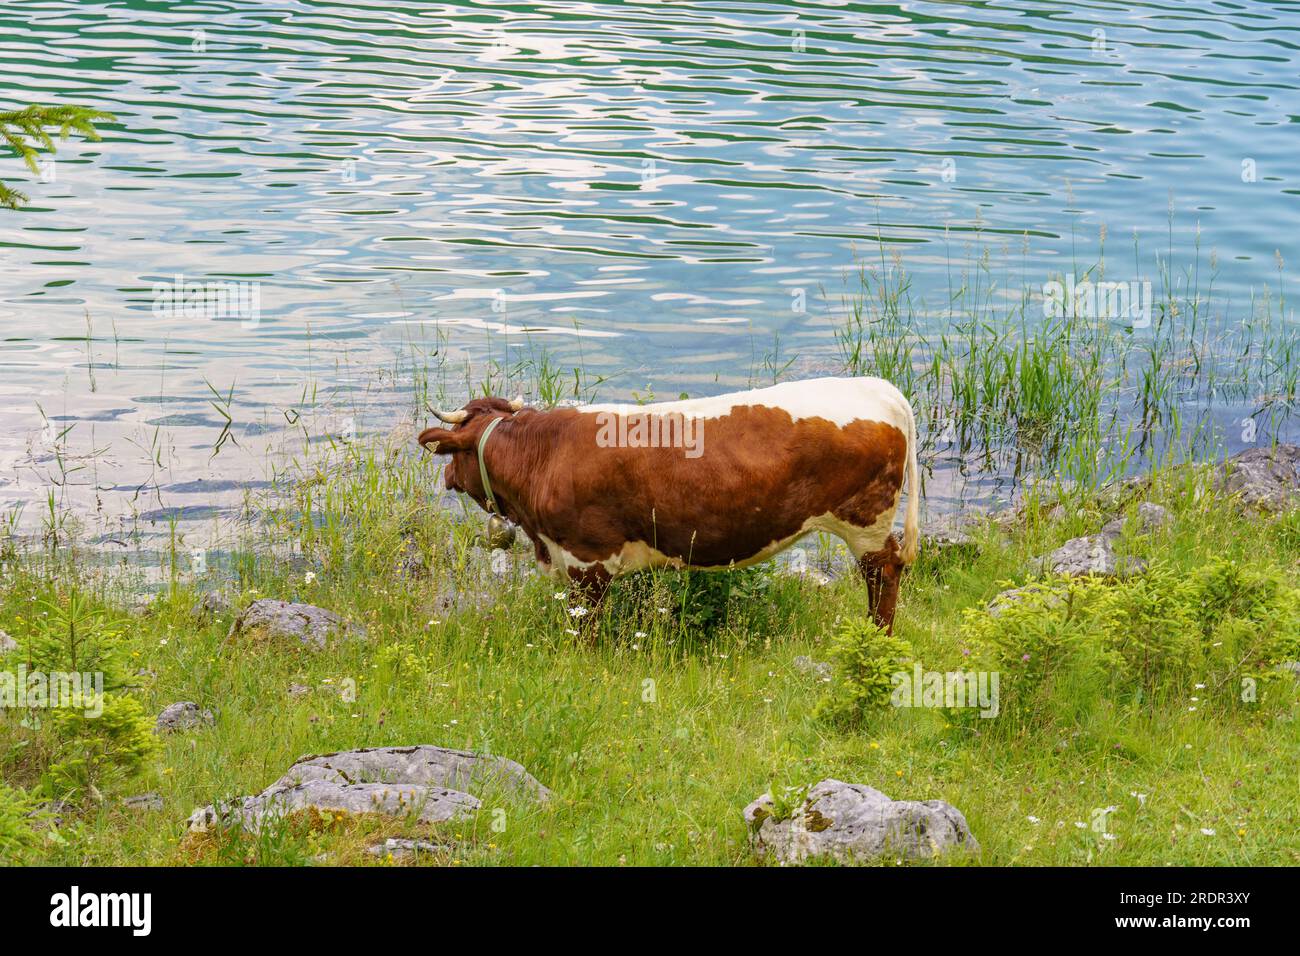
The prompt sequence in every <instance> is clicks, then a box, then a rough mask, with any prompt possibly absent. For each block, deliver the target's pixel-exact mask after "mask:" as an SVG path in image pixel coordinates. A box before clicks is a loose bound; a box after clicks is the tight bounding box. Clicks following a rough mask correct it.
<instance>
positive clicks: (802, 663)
mask: <svg viewBox="0 0 1300 956" xmlns="http://www.w3.org/2000/svg"><path fill="white" fill-rule="evenodd" d="M790 663H791V664H792V665H793V666H794V669H795V670H797V671H803V672H804V673H805V674H812V675H813V676H815V677H816V678H817V679H818V680H830V679H831V674H832V673H833V672H834V668H832V667H831V665H830V664H828V663H826V661H815V660H813V659H812V658H811V657H809V656H808V655H807V654H800V655H799V656H798V657H796V658H795V659H794V660H792V661H791V662H790Z"/></svg>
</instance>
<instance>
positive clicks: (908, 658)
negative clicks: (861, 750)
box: [813, 618, 916, 726]
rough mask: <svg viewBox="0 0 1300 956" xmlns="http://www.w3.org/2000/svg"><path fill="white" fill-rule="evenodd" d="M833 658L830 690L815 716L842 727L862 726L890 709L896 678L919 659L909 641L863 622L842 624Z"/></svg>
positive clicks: (835, 643) (834, 643)
mask: <svg viewBox="0 0 1300 956" xmlns="http://www.w3.org/2000/svg"><path fill="white" fill-rule="evenodd" d="M830 656H831V663H832V666H833V667H834V673H833V675H832V677H831V685H830V690H829V691H828V692H827V693H826V695H825V696H824V697H823V698H822V699H821V700H820V701H818V702H817V706H816V708H815V709H814V711H813V715H814V716H815V717H817V718H819V719H823V720H827V721H829V722H831V723H834V724H839V725H841V726H855V725H857V724H860V723H862V722H863V721H865V720H866V719H867V718H868V717H869V716H870V715H871V714H873V713H878V712H880V711H882V710H884V709H885V708H886V707H888V706H889V705H890V697H891V695H892V694H893V690H894V682H893V676H894V675H895V674H897V673H899V672H900V671H909V670H910V669H911V667H912V662H913V660H914V659H915V658H916V655H915V653H914V652H913V651H912V647H911V645H909V644H908V643H907V642H906V641H904V640H902V639H900V638H897V637H892V636H891V635H889V634H887V633H885V632H884V631H883V630H881V629H880V628H879V627H877V626H876V625H875V623H874V622H872V621H868V620H866V619H864V618H849V619H847V620H845V621H842V622H841V623H840V626H839V629H838V630H837V631H836V633H835V637H834V638H833V639H832V641H831V647H830Z"/></svg>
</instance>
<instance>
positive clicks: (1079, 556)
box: [1034, 534, 1146, 577]
mask: <svg viewBox="0 0 1300 956" xmlns="http://www.w3.org/2000/svg"><path fill="white" fill-rule="evenodd" d="M1113 540H1114V539H1113V538H1112V537H1111V536H1110V535H1108V534H1090V535H1085V536H1084V537H1082V538H1071V539H1070V540H1069V541H1067V542H1065V544H1063V545H1061V546H1060V547H1059V548H1057V549H1056V550H1055V551H1053V552H1052V553H1051V554H1048V555H1044V556H1043V557H1041V558H1035V559H1034V564H1035V565H1036V566H1037V567H1038V569H1039V570H1041V571H1044V572H1051V573H1052V574H1067V575H1071V576H1076V577H1078V576H1084V575H1089V574H1098V575H1101V576H1103V577H1125V576H1127V575H1130V574H1140V573H1142V572H1143V571H1145V570H1146V562H1145V561H1143V560H1142V559H1141V558H1133V557H1129V558H1122V559H1121V558H1120V557H1118V556H1117V555H1116V554H1115V548H1114V545H1113V544H1112V542H1113Z"/></svg>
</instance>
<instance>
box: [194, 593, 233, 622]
mask: <svg viewBox="0 0 1300 956" xmlns="http://www.w3.org/2000/svg"><path fill="white" fill-rule="evenodd" d="M231 610H233V608H232V607H231V604H230V599H229V598H228V597H226V596H225V595H224V594H222V593H221V592H220V591H208V592H207V593H206V594H204V595H203V597H201V598H199V600H198V602H197V603H196V604H195V605H194V611H193V612H192V613H193V617H194V619H195V620H196V621H199V622H200V623H202V622H204V621H211V620H214V619H216V618H219V617H225V616H226V615H227V614H229V613H230V612H231Z"/></svg>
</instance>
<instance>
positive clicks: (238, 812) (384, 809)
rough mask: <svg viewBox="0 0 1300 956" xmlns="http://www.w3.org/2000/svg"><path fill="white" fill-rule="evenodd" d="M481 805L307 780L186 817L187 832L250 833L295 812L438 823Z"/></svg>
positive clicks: (438, 792)
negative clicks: (236, 829) (230, 829)
mask: <svg viewBox="0 0 1300 956" xmlns="http://www.w3.org/2000/svg"><path fill="white" fill-rule="evenodd" d="M480 806H481V804H480V803H479V800H478V798H477V797H473V796H470V795H469V794H468V793H461V792H460V791H459V790H447V789H442V788H435V787H421V786H417V785H415V784H391V783H353V784H337V783H326V782H325V781H323V780H311V781H307V782H305V783H301V784H298V785H296V786H291V787H279V788H277V787H272V788H270V789H268V790H266V791H264V792H262V793H260V794H258V795H257V796H255V797H244V798H243V799H242V800H236V801H233V802H231V803H228V804H219V805H215V806H207V807H201V808H200V809H198V810H195V811H194V812H193V813H192V814H190V818H189V828H190V830H191V831H194V832H196V833H203V832H206V831H207V830H210V829H213V828H214V827H217V826H227V825H237V826H240V827H242V828H243V829H245V830H248V831H249V832H251V833H257V832H259V831H260V830H261V828H262V826H263V825H264V824H265V823H267V822H269V821H273V820H276V819H280V818H282V817H286V816H290V815H292V814H294V813H298V812H301V811H315V812H317V813H344V814H358V815H359V814H368V813H377V814H382V815H384V816H390V817H405V816H414V818H415V819H416V821H417V822H419V823H442V822H443V821H445V820H452V819H458V818H461V817H466V816H470V815H471V814H473V812H474V811H475V810H477V809H478V808H479V807H480Z"/></svg>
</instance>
